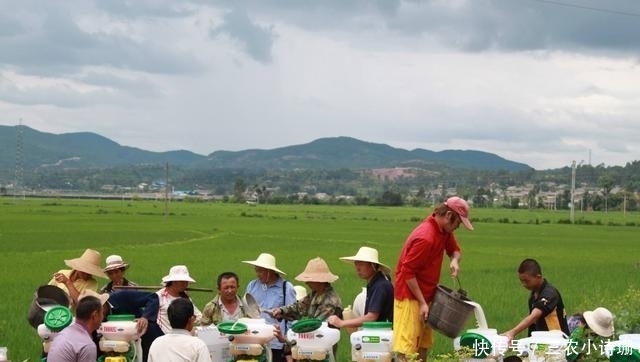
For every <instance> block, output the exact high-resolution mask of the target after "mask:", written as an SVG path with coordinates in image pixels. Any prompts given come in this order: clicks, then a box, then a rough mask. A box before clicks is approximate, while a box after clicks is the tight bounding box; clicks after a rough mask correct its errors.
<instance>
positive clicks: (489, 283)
mask: <svg viewBox="0 0 640 362" xmlns="http://www.w3.org/2000/svg"><path fill="white" fill-rule="evenodd" d="M429 212H430V209H424V208H382V207H355V206H317V205H315V206H314V205H309V206H298V205H297V206H291V205H289V206H287V205H278V206H271V205H257V206H249V205H233V204H217V203H215V204H214V203H190V202H181V203H171V204H170V205H168V208H165V204H164V203H163V202H159V201H156V202H154V201H100V200H56V199H14V198H2V199H0V215H2V216H1V217H0V247H1V248H2V253H0V268H1V269H0V270H1V271H2V272H1V273H0V285H1V286H2V289H3V291H2V296H3V300H2V301H1V302H0V345H2V346H8V347H9V353H10V357H11V358H12V359H13V361H14V362H15V361H23V360H25V359H27V358H28V359H29V360H30V361H37V360H38V357H39V350H40V340H39V337H38V336H37V333H36V331H35V330H34V329H33V328H31V326H29V324H28V323H27V321H26V315H27V311H28V310H29V307H30V305H31V302H32V298H33V292H34V290H35V289H36V288H37V287H38V286H39V285H42V284H46V283H47V282H48V281H49V279H50V278H51V275H52V273H53V272H54V271H57V270H58V269H63V268H65V265H64V259H71V258H75V257H78V256H80V254H81V253H82V252H83V251H84V249H85V248H94V249H96V250H98V251H100V252H101V253H102V255H103V258H104V257H106V256H107V255H109V254H120V255H122V256H123V257H124V258H125V259H126V260H127V261H128V262H130V263H131V268H130V269H129V270H128V272H127V276H128V277H129V278H130V279H132V280H134V281H136V282H138V283H139V284H144V285H159V284H160V279H161V278H162V276H164V275H166V274H167V273H168V270H169V268H170V267H171V266H172V265H175V264H186V265H187V266H188V267H189V271H190V273H191V275H192V276H193V277H194V278H195V279H196V280H197V283H196V284H195V285H194V286H197V287H208V288H215V278H216V276H217V275H218V274H219V273H220V272H222V271H235V272H237V273H238V274H239V275H240V278H241V285H242V289H244V286H245V285H246V283H247V282H248V281H249V280H250V279H252V278H253V277H254V273H253V269H252V267H251V266H249V265H247V264H244V263H241V261H242V260H254V259H255V258H256V257H257V256H258V254H259V253H261V252H269V253H272V254H274V255H275V256H276V258H277V264H278V267H279V268H280V269H282V270H284V271H285V272H287V276H286V278H288V279H289V280H291V281H293V282H294V284H298V283H296V282H295V281H294V280H293V278H294V277H295V276H296V275H297V274H298V273H300V272H302V270H303V269H304V267H305V265H306V263H307V261H308V260H309V259H311V258H314V257H316V256H321V257H322V258H324V259H325V260H326V261H327V262H328V263H329V266H330V268H331V270H332V272H333V273H335V274H338V275H339V276H340V279H339V280H338V281H337V282H335V283H334V286H335V288H336V289H337V291H338V293H339V294H340V295H341V297H342V299H343V303H344V304H345V305H347V304H351V302H352V301H353V298H354V297H355V295H356V294H357V293H358V292H359V291H360V288H361V286H363V285H364V283H363V281H362V280H360V279H358V278H357V277H356V276H355V272H354V270H353V267H352V266H350V265H349V264H346V263H343V262H341V261H339V260H338V258H339V257H340V256H348V255H353V254H355V252H356V251H357V250H358V248H359V247H360V246H363V245H367V246H372V247H375V248H377V249H378V250H379V251H380V254H381V260H382V261H383V262H385V263H386V264H389V265H391V266H392V267H393V266H395V263H396V258H397V256H398V254H399V251H400V249H401V247H402V244H403V242H404V240H405V238H406V236H407V235H408V233H409V232H410V231H411V230H412V228H413V227H414V226H415V225H417V223H418V222H419V221H420V220H421V219H422V218H424V217H425V216H426V215H427V214H428V213H429ZM472 218H473V220H474V226H475V228H476V230H475V231H473V232H468V231H466V230H462V229H461V230H459V231H458V232H457V235H458V239H459V240H460V242H461V244H462V247H463V252H464V254H463V261H462V273H461V275H460V281H461V283H462V287H463V288H464V289H465V290H467V292H468V295H469V297H470V298H471V299H473V300H474V301H476V302H478V303H480V304H481V305H482V307H483V309H484V311H485V313H486V317H487V321H488V323H489V326H490V327H492V328H497V329H498V330H499V331H504V330H505V329H507V328H510V327H511V326H512V325H513V324H515V323H516V322H517V321H519V320H520V318H521V317H522V316H524V314H526V313H527V306H526V300H527V297H528V292H527V291H526V290H524V289H523V288H522V287H521V286H520V284H519V281H518V279H517V274H516V272H515V269H516V268H517V266H518V264H519V263H520V261H521V260H522V259H524V258H528V257H533V258H536V259H538V260H539V261H540V263H541V264H542V267H543V273H544V275H545V276H546V277H547V278H548V279H549V281H550V282H551V283H553V284H554V285H556V286H557V287H558V288H559V289H560V291H561V293H562V294H563V298H564V300H565V303H566V304H567V307H568V312H569V313H572V312H574V311H580V310H585V309H592V308H595V307H597V306H601V305H602V306H609V305H611V304H612V303H614V302H619V299H620V298H621V297H622V296H623V295H624V294H625V292H626V291H627V290H628V289H629V288H630V287H635V288H638V287H639V284H640V282H639V281H640V278H639V276H640V253H639V252H638V251H639V250H640V247H639V243H640V241H639V240H638V239H639V237H638V236H639V235H640V215H638V214H630V213H627V214H625V215H623V214H621V213H580V212H577V213H576V220H579V221H580V222H581V224H577V225H569V224H566V223H559V222H558V221H563V220H568V219H569V215H568V211H567V212H554V211H545V210H543V211H540V210H536V211H527V210H519V211H518V210H502V209H477V210H475V209H474V210H472ZM447 275H448V274H447V273H446V272H443V277H442V281H441V282H442V284H444V285H447V286H450V287H453V281H452V280H451V279H450V278H448V277H447ZM101 284H102V281H101ZM192 296H193V299H194V301H195V302H196V305H197V306H198V307H199V308H202V307H203V306H204V304H205V303H206V302H207V301H208V300H210V299H211V298H212V297H213V295H212V294H210V293H202V292H200V293H194V294H193V295H192ZM472 322H473V321H472ZM471 326H472V325H471V324H470V327H471ZM436 340H437V341H436V346H435V348H434V351H435V352H446V351H449V350H451V340H450V339H448V338H446V337H444V336H440V335H438V336H437V338H436ZM348 352H349V343H348V338H347V336H346V334H343V338H342V340H341V342H340V348H339V356H338V360H339V361H348V357H347V356H348Z"/></svg>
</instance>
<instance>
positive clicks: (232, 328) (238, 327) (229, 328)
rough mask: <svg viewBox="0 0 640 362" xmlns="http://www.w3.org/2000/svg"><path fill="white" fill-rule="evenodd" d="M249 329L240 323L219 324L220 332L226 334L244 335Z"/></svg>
mask: <svg viewBox="0 0 640 362" xmlns="http://www.w3.org/2000/svg"><path fill="white" fill-rule="evenodd" d="M247 329H248V328H247V325H246V324H244V323H240V322H234V321H227V322H222V323H219V324H218V330H219V331H220V332H222V333H226V334H243V333H245V332H246V331H247Z"/></svg>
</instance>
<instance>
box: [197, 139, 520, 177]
mask: <svg viewBox="0 0 640 362" xmlns="http://www.w3.org/2000/svg"><path fill="white" fill-rule="evenodd" d="M207 163H208V164H209V165H210V166H213V167H223V168H230V167H238V168H268V169H287V170H291V169H339V168H347V169H372V168H385V167H419V168H421V167H425V168H433V167H436V168H438V167H447V168H450V169H462V168H464V169H476V170H490V171H496V170H506V171H524V170H531V167H529V166H528V165H526V164H523V163H518V162H514V161H509V160H506V159H504V158H502V157H500V156H497V155H495V154H492V153H488V152H482V151H472V150H446V151H440V152H434V151H428V150H424V149H415V150H411V151H408V150H404V149H401V148H394V147H391V146H388V145H386V144H380V143H371V142H365V141H361V140H358V139H355V138H351V137H331V138H320V139H317V140H315V141H313V142H310V143H306V144H302V145H294V146H287V147H280V148H275V149H272V150H245V151H237V152H230V151H216V152H213V153H212V154H210V155H209V156H208V161H207Z"/></svg>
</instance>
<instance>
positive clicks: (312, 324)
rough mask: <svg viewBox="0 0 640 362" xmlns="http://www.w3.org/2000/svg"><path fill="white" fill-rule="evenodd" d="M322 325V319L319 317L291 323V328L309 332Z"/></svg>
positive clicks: (299, 331) (297, 331) (296, 330)
mask: <svg viewBox="0 0 640 362" xmlns="http://www.w3.org/2000/svg"><path fill="white" fill-rule="evenodd" d="M320 326H322V321H321V320H320V319H318V318H308V319H301V320H299V321H297V322H295V323H293V324H292V325H291V330H292V331H294V332H296V333H307V332H311V331H315V330H316V329H318V328H320Z"/></svg>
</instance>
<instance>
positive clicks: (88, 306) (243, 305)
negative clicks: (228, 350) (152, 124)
mask: <svg viewBox="0 0 640 362" xmlns="http://www.w3.org/2000/svg"><path fill="white" fill-rule="evenodd" d="M460 225H464V227H465V228H467V229H469V230H473V226H472V224H471V222H470V220H469V205H468V204H467V202H466V201H465V200H464V199H462V198H460V197H457V196H453V197H449V198H448V199H446V200H445V201H444V202H443V203H441V204H440V205H438V206H436V207H435V209H434V210H433V212H432V213H431V214H430V215H429V216H428V217H427V218H426V219H424V220H423V221H422V222H421V223H420V224H419V225H418V226H417V227H416V228H415V229H414V230H413V231H412V232H411V233H410V234H409V236H408V237H407V239H406V241H405V243H404V245H403V247H402V250H401V252H400V255H399V258H398V261H397V265H396V269H395V276H394V279H393V283H392V280H391V270H390V268H389V267H388V266H387V265H386V264H384V263H382V262H381V261H380V259H379V255H378V251H377V250H376V249H374V248H371V247H368V246H363V247H361V248H360V249H359V250H358V251H357V253H356V254H355V255H352V256H345V257H341V258H340V259H341V260H342V261H344V262H348V263H352V264H353V265H354V268H355V271H356V273H357V275H358V277H360V278H362V279H364V280H366V299H365V303H364V306H363V308H354V312H355V313H354V316H351V317H350V318H345V316H343V313H342V312H343V305H342V301H341V299H340V297H339V296H338V295H337V293H336V291H335V290H334V289H333V287H332V285H331V283H333V282H334V281H336V280H337V279H338V276H337V275H335V274H333V273H332V272H331V271H330V269H329V267H328V265H327V262H326V261H325V260H323V259H322V258H320V257H318V258H314V259H311V260H309V261H308V263H307V265H306V268H305V269H304V271H303V272H302V273H300V274H299V275H297V276H296V277H295V280H297V281H300V282H304V283H305V284H306V286H307V287H308V288H309V289H310V292H308V293H307V290H306V288H304V287H302V286H294V285H293V284H292V283H291V282H289V281H287V280H285V279H284V277H283V276H284V275H285V273H284V272H283V271H282V270H280V269H279V268H278V267H277V264H276V258H275V257H274V256H273V255H271V254H269V253H261V254H259V256H258V257H257V258H256V259H255V260H247V261H243V263H246V264H249V265H251V266H253V268H254V271H255V275H256V278H255V279H253V280H251V281H249V283H248V284H247V286H246V295H245V298H241V297H240V296H239V293H238V291H239V278H238V276H237V275H236V274H235V273H233V272H224V273H221V274H220V275H219V276H218V278H217V292H218V293H217V295H216V296H215V298H214V299H213V300H211V301H210V302H209V303H207V304H206V305H205V307H204V309H203V311H202V312H201V311H200V310H199V309H198V308H197V307H195V306H194V305H193V303H192V302H191V299H190V298H189V296H188V295H187V293H186V291H187V289H188V287H189V284H190V283H193V282H195V280H194V279H193V278H192V277H191V276H190V275H189V271H188V269H187V266H185V265H175V266H173V267H171V268H170V270H169V273H168V275H166V276H165V277H163V278H162V283H163V287H162V288H159V289H158V290H157V291H155V292H144V291H141V290H137V289H135V284H134V283H132V282H131V281H129V280H127V279H126V278H125V277H124V274H125V271H126V270H127V268H128V266H129V265H128V264H127V263H126V262H125V261H124V260H123V259H122V258H121V257H120V256H118V255H111V256H109V257H107V258H106V267H105V268H102V267H101V266H100V265H101V256H100V253H99V252H97V251H95V250H91V249H87V250H86V251H85V252H84V253H83V254H82V256H80V257H79V258H76V259H71V260H65V264H66V265H67V266H68V267H69V268H70V269H65V270H60V271H58V272H56V273H54V275H53V278H52V280H51V281H50V282H49V284H51V285H56V286H58V287H60V288H61V289H63V290H64V291H65V292H66V293H67V294H68V296H69V299H70V303H71V307H72V310H74V311H75V314H76V321H75V323H74V324H73V325H72V327H68V328H65V329H64V330H63V331H62V332H60V334H59V335H58V336H57V337H56V339H55V340H54V342H53V344H52V346H51V349H50V350H49V353H48V362H66V361H95V360H96V357H97V354H98V353H100V352H99V351H98V349H97V347H96V344H95V339H96V329H97V328H98V326H99V325H100V322H101V321H102V320H103V319H104V318H105V317H106V315H107V314H108V313H117V314H133V315H135V316H136V321H137V326H138V329H139V332H140V333H141V334H142V338H141V340H142V349H143V360H144V362H147V361H150V362H154V361H160V360H162V361H187V360H188V361H210V359H209V357H208V352H207V351H206V345H204V342H202V341H200V340H199V339H198V338H195V337H193V336H192V335H191V334H190V333H189V331H190V330H191V329H192V328H193V327H194V326H196V325H208V324H218V323H220V322H222V321H227V320H237V319H239V318H243V317H251V318H255V317H258V316H255V315H253V313H254V312H252V311H253V310H254V309H255V308H253V307H254V306H253V305H251V304H252V303H250V300H249V298H247V296H249V297H251V299H252V300H253V301H254V302H255V304H257V307H258V310H259V311H261V312H259V313H261V314H260V315H259V317H260V318H264V319H265V320H266V322H268V323H272V324H274V325H275V326H276V328H275V330H276V337H277V338H274V339H273V340H272V342H270V346H269V347H270V348H271V352H272V356H273V358H272V360H273V361H274V362H284V361H293V360H292V359H291V356H290V353H288V349H287V343H286V338H285V336H286V331H287V330H288V329H289V328H290V326H291V322H292V321H294V320H298V319H301V318H305V317H313V318H318V319H321V320H323V321H326V322H327V323H328V324H329V325H330V326H332V327H335V328H343V327H344V328H350V329H352V328H358V327H360V326H362V324H363V323H364V322H368V321H389V322H393V330H394V336H393V351H394V352H395V354H396V360H397V361H398V362H406V361H408V360H409V359H410V358H411V357H410V356H414V355H416V354H417V355H418V356H419V358H421V359H422V361H426V360H427V352H428V349H429V348H431V347H432V345H433V337H434V336H433V331H432V329H431V328H430V326H429V325H428V324H427V323H426V321H427V316H428V314H429V306H430V303H431V302H432V300H433V297H434V295H435V293H436V289H437V285H438V283H439V281H440V270H441V268H442V263H443V260H444V255H445V254H446V255H447V256H448V257H449V259H450V261H449V269H450V272H451V275H452V276H453V277H456V276H457V275H458V273H459V271H460V259H461V249H460V245H459V244H458V241H457V239H456V237H455V235H454V231H455V230H456V229H458V227H459V226H460ZM518 273H519V278H520V281H521V283H522V285H523V286H524V287H525V288H527V289H529V290H530V291H531V296H530V299H529V309H530V314H529V315H527V316H526V317H525V318H523V319H522V321H520V322H519V323H518V324H517V325H516V326H515V327H513V328H512V329H510V330H509V331H506V332H505V333H504V335H506V336H507V337H508V339H509V340H511V339H513V338H514V337H515V335H517V334H518V333H519V332H521V331H523V330H525V329H528V330H529V333H530V332H532V331H534V330H552V329H559V330H562V331H563V332H565V333H569V329H568V325H567V321H566V318H565V314H564V313H565V311H564V305H563V302H562V298H561V296H560V293H559V292H558V291H557V289H555V288H554V287H553V286H552V285H551V284H549V283H548V282H547V281H546V280H545V279H544V278H543V277H542V272H541V268H540V265H539V264H538V263H537V262H536V261H535V260H533V259H526V260H525V261H523V262H522V263H521V265H520V267H519V269H518ZM95 277H108V278H109V279H110V282H109V283H108V284H107V285H106V286H104V287H103V288H101V289H100V290H99V289H98V285H97V281H96V279H95ZM98 291H99V292H100V293H98ZM177 300H180V302H175V301H177ZM107 301H108V302H107ZM186 301H188V303H187V302H186ZM584 317H585V318H589V317H594V314H593V313H591V314H588V313H585V314H584ZM597 317H599V318H605V317H607V316H606V315H605V316H604V317H603V316H602V315H601V314H598V315H597ZM605 319H606V318H605ZM594 323H595V322H591V323H589V321H586V322H585V323H584V325H589V326H593V324H594ZM603 326H604V325H603V324H602V323H598V324H597V326H596V327H595V328H593V330H596V329H598V328H600V327H602V328H605V329H607V332H608V328H609V327H607V326H604V327H603ZM160 338H161V339H160ZM156 341H162V343H158V342H156ZM334 352H335V351H334ZM158 356H161V357H160V358H159V357H158ZM171 356H176V357H171ZM178 356H182V357H178ZM185 356H190V357H185Z"/></svg>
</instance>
